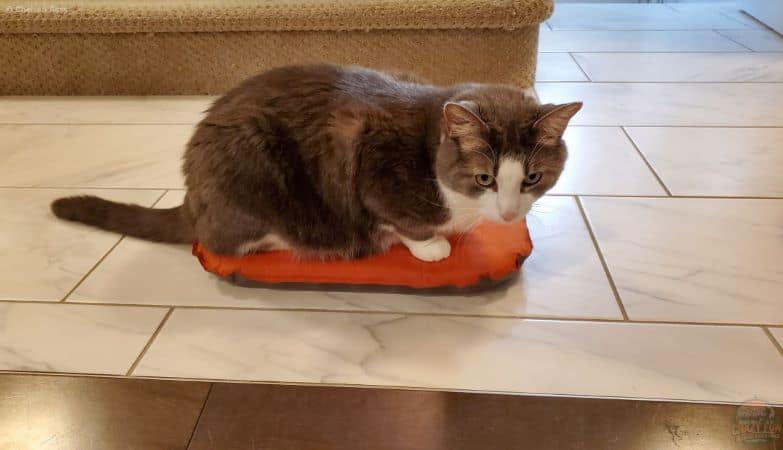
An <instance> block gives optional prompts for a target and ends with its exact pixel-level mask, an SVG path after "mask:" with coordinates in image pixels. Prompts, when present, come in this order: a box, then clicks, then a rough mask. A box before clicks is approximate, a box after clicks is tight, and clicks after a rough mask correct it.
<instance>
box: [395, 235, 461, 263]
mask: <svg viewBox="0 0 783 450" xmlns="http://www.w3.org/2000/svg"><path fill="white" fill-rule="evenodd" d="M405 245H406V246H407V247H408V250H410V252H411V254H412V255H413V256H415V257H416V258H417V259H420V260H422V261H427V262H435V261H440V260H442V259H446V258H448V256H449V255H450V254H451V244H449V241H448V240H447V239H446V238H445V237H443V236H435V237H434V238H432V239H427V240H426V241H408V240H406V242H405Z"/></svg>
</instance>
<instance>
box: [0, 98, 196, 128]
mask: <svg viewBox="0 0 783 450" xmlns="http://www.w3.org/2000/svg"><path fill="white" fill-rule="evenodd" d="M2 103H3V100H2V96H0V105H2ZM198 123H199V121H198V120H194V121H192V122H165V123H161V122H79V121H72V122H3V121H0V126H3V125H74V126H75V125H161V126H165V125H193V126H196V125H197V124H198Z"/></svg>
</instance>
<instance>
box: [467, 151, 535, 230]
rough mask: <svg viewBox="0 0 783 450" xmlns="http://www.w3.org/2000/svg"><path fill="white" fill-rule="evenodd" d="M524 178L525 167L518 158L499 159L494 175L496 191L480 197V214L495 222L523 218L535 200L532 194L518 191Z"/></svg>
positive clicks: (513, 220)
mask: <svg viewBox="0 0 783 450" xmlns="http://www.w3.org/2000/svg"><path fill="white" fill-rule="evenodd" d="M524 179H525V168H524V166H523V165H522V162H521V161H520V160H518V159H514V158H503V159H501V160H500V165H499V166H498V173H497V176H496V177H495V183H496V184H497V192H491V193H488V194H487V195H484V196H482V197H480V199H481V200H482V202H481V203H482V208H481V209H482V214H483V215H484V216H485V217H487V218H488V219H490V220H493V221H495V222H515V221H517V220H521V219H522V218H524V217H525V215H527V213H528V211H530V207H531V206H532V205H533V202H535V200H536V199H535V197H534V196H533V195H532V194H527V193H525V194H523V193H522V192H520V191H521V189H522V181H524Z"/></svg>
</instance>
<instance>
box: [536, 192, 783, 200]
mask: <svg viewBox="0 0 783 450" xmlns="http://www.w3.org/2000/svg"><path fill="white" fill-rule="evenodd" d="M546 195H548V196H552V197H573V196H576V195H578V196H579V197H588V198H590V197H606V198H651V199H656V198H680V199H697V200H783V196H779V197H763V196H758V197H755V196H754V197H751V196H746V195H736V196H725V195H625V194H579V193H557V194H550V193H547V194H546Z"/></svg>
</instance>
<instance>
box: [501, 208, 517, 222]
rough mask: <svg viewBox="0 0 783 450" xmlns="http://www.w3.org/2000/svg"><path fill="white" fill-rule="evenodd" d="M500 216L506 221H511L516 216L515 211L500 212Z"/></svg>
mask: <svg viewBox="0 0 783 450" xmlns="http://www.w3.org/2000/svg"><path fill="white" fill-rule="evenodd" d="M500 217H502V218H503V220H505V221H506V222H511V221H512V220H514V219H516V218H517V212H516V211H504V212H502V213H500Z"/></svg>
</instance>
